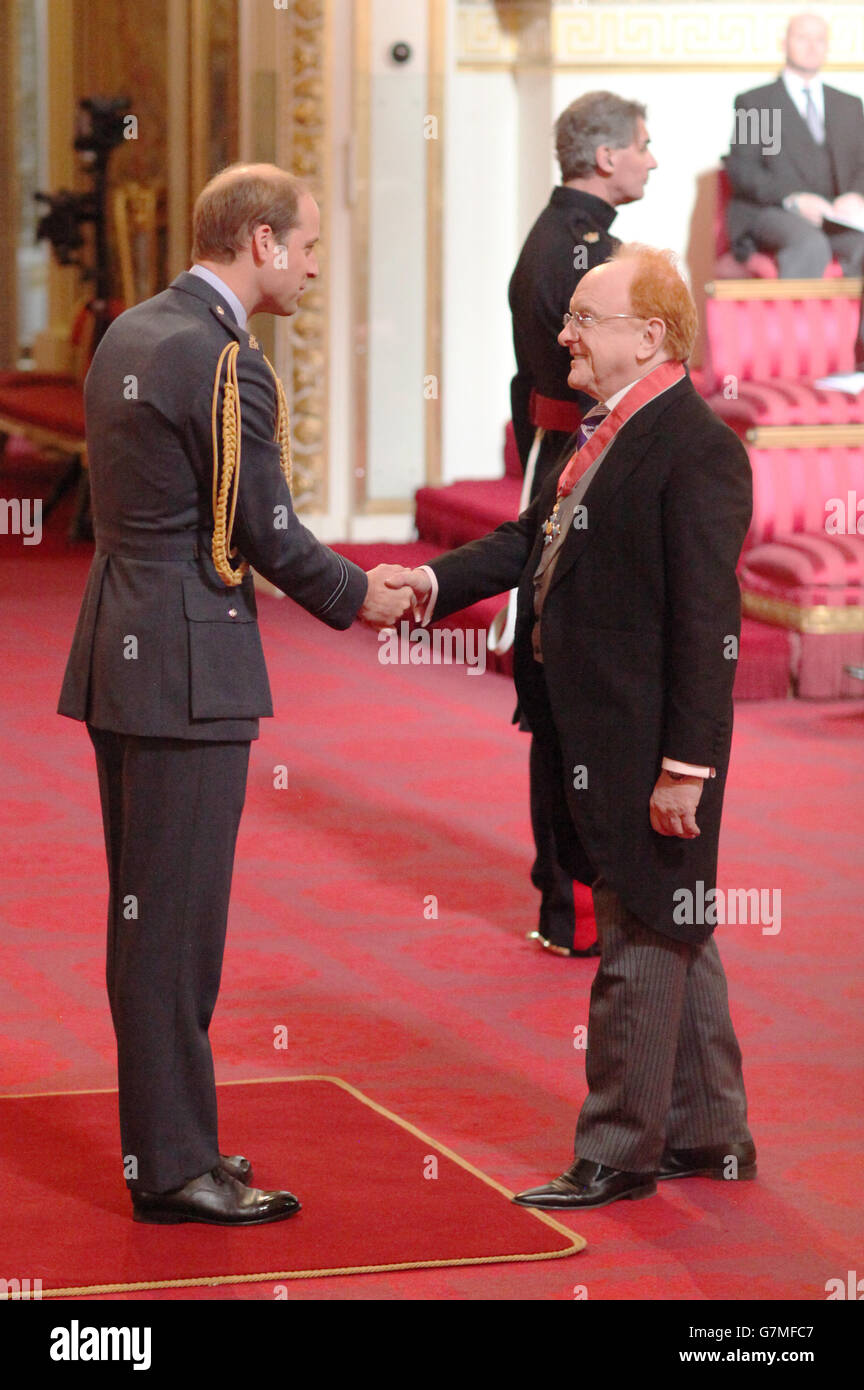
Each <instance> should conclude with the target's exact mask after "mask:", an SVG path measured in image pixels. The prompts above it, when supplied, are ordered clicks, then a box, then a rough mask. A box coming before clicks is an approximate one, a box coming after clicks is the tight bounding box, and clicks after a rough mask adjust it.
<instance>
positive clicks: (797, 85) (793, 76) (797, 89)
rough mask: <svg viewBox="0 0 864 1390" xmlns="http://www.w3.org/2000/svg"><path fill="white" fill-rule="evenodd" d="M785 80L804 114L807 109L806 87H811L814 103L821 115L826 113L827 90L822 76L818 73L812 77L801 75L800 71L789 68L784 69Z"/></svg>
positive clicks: (786, 85) (791, 95)
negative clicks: (792, 70) (825, 90)
mask: <svg viewBox="0 0 864 1390" xmlns="http://www.w3.org/2000/svg"><path fill="white" fill-rule="evenodd" d="M783 82H784V84H785V87H786V91H787V92H788V93H789V96H790V97H791V98H792V101H793V102H794V103H795V105H796V106H797V107H798V110H799V111H800V112H801V114H802V116H803V115H804V112H805V111H806V109H807V96H806V92H805V89H806V88H809V89H810V92H811V94H812V97H813V104H814V106H815V107H816V110H817V111H818V112H819V114H820V115H821V116H824V114H825V92H824V90H823V87H822V78H821V77H820V76H819V75H818V73H817V75H816V76H815V77H811V78H809V79H808V78H804V77H801V75H800V73H797V72H790V71H789V69H788V68H784V69H783Z"/></svg>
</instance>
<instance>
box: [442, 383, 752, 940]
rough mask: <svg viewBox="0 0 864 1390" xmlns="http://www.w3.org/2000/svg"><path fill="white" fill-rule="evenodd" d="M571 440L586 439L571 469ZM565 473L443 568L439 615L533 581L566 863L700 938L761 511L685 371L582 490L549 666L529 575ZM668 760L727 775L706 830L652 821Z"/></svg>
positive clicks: (709, 792) (722, 431)
mask: <svg viewBox="0 0 864 1390" xmlns="http://www.w3.org/2000/svg"><path fill="white" fill-rule="evenodd" d="M574 447H575V437H574V439H573V440H572V441H570V443H569V444H568V447H567V448H566V449H565V450H564V453H563V455H562V459H561V466H563V464H564V463H565V462H566V460H567V459H568V458H569V456H570V454H571V453H572V451H573V448H574ZM560 471H561V468H560V467H559V468H558V469H557V470H553V471H552V473H551V474H550V475H549V477H548V478H547V480H546V482H545V483H544V485H543V488H542V489H541V491H540V493H539V494H538V496H537V498H535V500H534V502H532V503H531V505H530V506H529V507H528V508H527V510H526V511H524V512H523V513H522V515H521V516H520V517H519V518H518V520H516V521H510V522H505V524H504V525H503V526H499V527H498V528H497V530H495V531H492V532H490V533H489V534H488V535H487V536H484V537H483V538H482V539H480V540H476V541H472V542H471V543H470V544H468V545H464V546H461V547H460V548H459V549H458V550H454V551H451V552H450V553H449V554H447V555H443V556H441V557H440V558H438V559H437V560H434V561H432V563H431V568H432V569H433V570H434V572H435V574H436V576H437V579H438V584H439V597H438V602H437V604H436V607H435V611H434V616H435V617H436V618H441V617H446V615H447V614H449V613H453V612H455V611H457V610H458V609H461V608H465V607H468V606H469V605H470V604H472V603H476V602H477V601H478V600H479V599H481V598H486V597H488V596H490V595H493V594H499V593H504V592H505V591H506V590H508V589H510V588H512V587H514V586H517V585H518V587H519V600H518V616H517V626H516V637H515V642H514V674H515V679H516V687H517V691H518V695H519V704H520V708H521V710H522V711H523V713H524V715H525V716H526V718H527V721H528V723H529V725H530V727H531V730H532V732H533V733H534V736H535V737H537V738H542V739H544V740H546V741H547V742H549V743H550V744H551V745H552V746H553V751H554V755H555V757H556V758H557V760H558V764H559V768H560V778H559V790H560V793H561V800H560V805H559V807H558V810H559V815H558V817H557V822H558V825H557V832H556V833H557V834H558V837H559V852H560V855H561V863H562V864H563V865H564V866H565V867H566V868H567V870H568V871H569V872H571V873H572V874H573V876H574V878H577V879H579V880H580V881H581V882H583V883H591V882H592V881H593V879H594V878H595V877H597V875H598V874H601V875H602V876H603V877H604V878H605V879H606V880H607V881H608V882H609V883H610V884H611V885H612V887H613V888H614V889H616V891H617V892H618V894H619V895H620V897H621V898H622V899H623V901H624V903H625V905H626V906H627V907H628V908H629V909H630V910H631V911H632V912H634V913H635V914H636V915H637V916H638V917H639V918H641V920H642V921H643V922H645V923H646V924H647V925H648V926H650V927H652V928H654V929H655V930H656V931H658V932H661V933H663V934H664V935H667V936H670V937H675V938H678V939H680V940H686V941H701V940H704V939H705V938H707V937H708V936H710V934H711V931H712V926H711V924H710V923H704V922H699V921H696V922H694V923H693V924H692V925H688V924H681V923H680V922H678V921H676V920H675V916H676V914H677V915H678V916H681V915H682V912H681V904H682V902H684V901H685V900H684V899H682V898H681V897H680V896H679V897H677V898H676V897H675V896H674V895H675V894H676V892H677V890H679V889H688V890H690V891H691V892H692V893H693V894H694V898H693V903H694V912H693V915H694V916H696V917H698V916H699V915H700V914H699V902H700V901H702V902H704V894H705V893H707V892H708V891H709V890H710V889H711V888H713V887H714V886H715V882H716V870H717V844H718V838H719V833H720V813H721V807H722V801H723V790H724V786H725V782H726V771H727V767H728V761H729V748H730V742H731V736H732V684H733V681H734V678H735V667H736V660H735V657H736V655H737V640H738V636H739V633H740V614H741V603H740V591H739V588H738V581H737V577H736V573H735V567H736V564H737V561H738V556H739V554H740V551H741V547H742V545H743V542H744V538H745V535H746V532H747V528H748V525H749V522H750V514H751V508H752V479H751V473H750V464H749V460H748V458H747V453H746V450H745V449H744V446H743V445H742V444H741V442H740V441H739V440H738V439H737V437H736V436H735V435H734V434H733V433H732V431H731V430H730V429H729V428H728V427H727V426H726V425H725V424H723V423H722V421H721V420H719V419H718V417H717V416H716V415H715V414H714V413H713V411H711V409H710V408H709V407H708V406H707V405H706V404H705V402H704V401H703V400H702V399H701V397H700V396H698V395H697V393H696V391H695V390H694V388H693V386H692V384H691V382H690V380H689V378H686V377H685V378H684V379H683V380H682V381H680V382H678V383H676V385H675V386H673V387H671V388H670V389H669V390H668V391H666V392H665V393H664V394H663V395H661V396H658V397H656V398H655V399H654V400H653V401H649V402H648V404H647V405H645V406H644V407H643V408H642V409H641V410H640V411H638V412H637V413H636V414H635V415H634V416H632V417H631V419H630V420H629V421H627V422H626V423H625V424H624V425H623V426H622V427H621V429H620V430H619V432H618V434H617V435H616V437H615V438H614V440H613V442H612V444H611V446H610V448H609V451H608V453H607V454H606V456H605V458H604V459H603V461H602V462H601V464H600V466H599V469H598V471H597V474H596V475H595V477H594V479H593V480H592V482H591V484H590V486H589V488H588V490H587V492H586V493H585V496H584V498H583V505H584V506H585V508H586V509H587V515H586V517H585V518H582V519H583V520H587V525H585V526H584V528H582V529H575V528H573V529H571V531H570V533H569V535H568V537H567V539H566V540H565V542H564V544H563V546H562V548H561V550H560V552H559V555H558V562H557V568H556V570H555V574H554V577H553V579H552V582H551V585H550V588H549V591H548V594H547V598H546V603H545V607H544V609H543V615H542V621H541V646H542V651H543V656H544V664H543V666H540V665H538V663H537V662H536V661H535V660H534V657H533V654H532V645H531V631H532V627H533V620H534V619H533V583H532V579H533V575H534V571H535V569H536V567H537V563H538V559H539V556H540V553H541V549H542V535H541V529H540V528H541V526H542V523H543V521H544V520H545V518H546V517H547V516H548V515H549V513H550V511H551V509H552V505H553V503H554V500H555V490H556V481H557V476H558V474H560ZM664 756H667V757H670V758H677V759H680V760H681V761H682V762H686V763H692V764H694V765H697V766H709V767H714V768H716V770H717V775H716V777H715V778H711V779H706V780H705V782H704V783H703V791H702V799H701V801H700V804H699V809H698V812H697V815H696V821H697V824H698V825H699V827H700V830H701V832H702V833H701V836H700V837H699V838H698V839H693V840H684V839H680V838H675V837H666V836H663V835H659V834H657V833H656V832H655V831H654V830H652V828H651V824H650V821H649V814H648V804H649V801H650V798H651V793H652V790H653V788H654V784H655V782H656V780H657V777H658V775H659V773H660V769H661V760H662V758H663V757H664ZM581 768H584V769H585V772H584V773H581V772H580V771H579V769H581ZM586 778H587V784H584V783H586ZM577 782H578V783H579V786H578V787H577V786H575V785H574V783H577ZM583 784H584V785H583ZM568 812H569V814H568ZM700 882H701V885H702V890H701V891H702V894H703V897H702V898H701V899H700V897H699V893H700V889H699V886H698V885H699V884H700ZM748 886H749V885H748ZM709 903H710V899H709ZM702 915H703V916H704V915H707V916H709V917H710V916H711V915H712V914H711V912H710V910H709V911H708V912H707V913H703V914H702Z"/></svg>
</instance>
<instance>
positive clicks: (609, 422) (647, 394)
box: [558, 362, 685, 497]
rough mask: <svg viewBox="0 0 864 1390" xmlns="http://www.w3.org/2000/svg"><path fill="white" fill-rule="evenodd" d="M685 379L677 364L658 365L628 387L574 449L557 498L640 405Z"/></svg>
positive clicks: (570, 485) (592, 460) (564, 493)
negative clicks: (580, 445)
mask: <svg viewBox="0 0 864 1390" xmlns="http://www.w3.org/2000/svg"><path fill="white" fill-rule="evenodd" d="M684 375H685V372H684V367H683V366H682V364H681V363H680V362H661V363H660V366H659V367H655V368H654V370H653V371H650V372H648V373H647V374H646V375H645V376H643V377H642V378H641V379H640V380H639V381H637V382H636V385H635V386H631V387H630V390H629V391H628V392H627V395H626V396H624V398H623V399H622V400H620V401H619V402H618V404H617V405H616V407H615V409H614V410H610V412H609V414H608V415H607V416H606V419H605V420H603V421H601V423H600V424H599V425H598V426H597V428H596V430H595V431H594V433H593V434H592V436H591V438H590V439H589V440H587V441H586V443H584V444H583V445H582V448H581V449H577V450H576V453H575V454H574V455H573V457H572V458H571V459H570V460H569V462H568V463H567V465H566V467H565V468H564V471H563V472H562V474H561V477H560V478H559V479H558V496H559V497H566V496H567V495H568V494H569V493H571V492H572V491H573V489H574V487H575V486H576V484H577V482H578V481H579V479H580V478H581V477H582V474H583V473H584V472H585V470H586V469H587V468H590V467H591V464H592V463H593V462H594V460H595V459H596V458H597V455H598V454H601V453H602V452H603V450H604V449H605V448H606V445H607V444H608V443H609V441H610V440H611V438H612V436H613V435H614V434H616V433H617V432H618V430H620V428H621V426H622V425H623V424H624V423H625V422H626V421H627V420H629V419H630V417H631V416H632V415H635V414H636V411H637V410H641V409H642V407H643V405H647V404H648V402H649V401H653V399H654V397H655V396H660V395H662V394H663V392H664V391H668V390H669V387H670V386H674V385H675V383H676V382H677V381H680V380H681V378H682V376H684Z"/></svg>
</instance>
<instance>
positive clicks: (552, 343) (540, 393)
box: [509, 92, 657, 956]
mask: <svg viewBox="0 0 864 1390" xmlns="http://www.w3.org/2000/svg"><path fill="white" fill-rule="evenodd" d="M645 114H646V113H645V107H644V106H642V105H641V104H640V103H639V102H636V101H625V100H624V99H623V98H622V97H619V96H616V95H615V94H614V93H613V92H587V93H586V94H585V95H584V96H581V97H579V98H578V99H577V100H576V101H574V102H571V104H570V105H569V106H568V107H567V109H566V110H565V111H563V112H562V113H561V115H560V116H559V117H558V120H557V122H556V124H555V149H556V154H557V157H558V163H559V165H560V166H561V184H560V186H559V187H558V188H556V189H554V190H553V193H552V196H551V198H550V199H549V202H548V204H547V205H546V207H545V208H544V209H543V211H542V213H541V214H540V216H539V217H538V219H537V221H536V222H535V223H534V226H533V227H532V229H531V231H530V232H529V234H528V238H527V240H526V242H525V245H524V246H523V247H522V251H521V254H520V256H519V260H518V262H517V264H516V269H515V270H514V272H513V276H512V278H511V280H510V291H509V298H510V311H511V313H512V315H513V346H514V349H515V353H516V365H517V372H516V375H515V376H514V378H513V380H512V382H511V385H510V404H511V412H512V418H513V429H514V432H515V435H516V444H517V447H518V449H519V458H520V461H521V463H522V468H523V470H527V469H528V467H529V465H530V468H531V479H530V480H529V479H527V478H526V495H525V496H524V498H523V504H522V508H521V510H524V508H525V507H526V506H527V505H528V503H529V502H530V501H532V500H533V498H534V497H536V495H537V493H538V491H539V490H540V487H541V485H542V483H543V480H544V478H545V477H546V475H547V473H548V472H549V470H550V469H551V468H553V467H554V466H555V464H556V463H558V462H559V461H560V459H561V455H562V453H563V451H564V450H565V449H566V447H567V445H568V441H570V440H571V436H572V435H574V434H575V432H576V430H577V429H578V427H579V422H580V420H581V418H582V416H583V415H584V414H585V412H586V411H587V410H590V409H591V407H592V406H593V405H594V401H593V400H592V398H591V397H590V396H587V395H585V394H584V392H579V391H577V392H576V393H575V395H574V392H573V390H572V388H571V387H569V386H568V385H567V377H568V374H569V372H570V367H571V363H570V354H569V352H568V351H567V349H566V348H565V347H561V345H560V343H559V342H558V335H559V333H560V332H561V323H562V317H563V315H564V314H565V313H566V311H567V309H568V306H569V304H570V299H571V297H572V294H573V291H574V289H575V288H576V285H577V284H578V283H579V281H580V280H581V278H582V276H583V275H584V274H585V273H586V271H588V270H591V269H593V267H594V266H597V265H601V264H602V262H603V261H605V260H607V259H608V258H609V256H611V255H612V252H613V251H614V250H615V248H616V247H617V246H618V245H619V244H620V243H619V241H618V239H617V237H614V236H613V235H612V234H611V232H610V230H609V229H610V227H611V226H612V223H613V222H614V220H615V210H616V208H617V207H618V206H619V205H620V204H622V203H632V202H636V201H637V200H638V199H639V198H641V197H642V196H643V193H644V191H645V184H646V181H647V179H648V175H649V173H650V171H651V170H652V169H656V167H657V161H656V159H655V158H654V156H653V155H652V154H651V151H650V149H649V138H648V131H647V128H646V125H645ZM571 452H572V448H571ZM518 715H519V711H517V717H518ZM520 727H521V728H523V729H524V730H526V731H528V726H527V724H526V723H525V721H524V716H523V717H522V723H521V726H520ZM549 775H550V772H549V769H548V768H547V767H546V766H545V765H544V763H543V758H542V753H541V749H540V745H539V744H538V743H537V742H536V741H535V740H534V739H532V741H531V757H530V785H531V826H532V829H533V832H534V843H535V846H536V849H537V857H536V859H535V861H534V866H533V868H532V870H531V881H532V883H533V884H534V886H535V888H537V889H538V890H539V892H540V893H541V895H542V900H541V905H540V921H539V924H538V928H537V931H536V932H532V933H531V934H530V935H531V937H532V938H533V939H535V940H537V941H539V942H540V944H541V945H542V946H543V947H544V948H545V949H547V950H551V951H553V952H554V953H555V954H558V955H567V956H572V955H583V956H584V955H596V954H598V952H599V948H598V947H597V945H596V942H595V944H594V945H592V946H589V947H588V948H587V949H586V950H577V949H576V948H574V945H573V919H574V903H573V880H572V878H571V877H570V875H569V874H567V873H565V872H564V870H563V869H562V868H561V866H560V864H559V862H558V855H557V852H556V849H555V837H554V833H553V828H552V822H551V816H550V807H551V806H553V805H555V804H556V797H557V791H556V790H554V789H552V788H550V786H549Z"/></svg>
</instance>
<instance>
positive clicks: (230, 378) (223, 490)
mask: <svg viewBox="0 0 864 1390" xmlns="http://www.w3.org/2000/svg"><path fill="white" fill-rule="evenodd" d="M239 352H240V344H239V343H237V342H231V343H227V344H226V346H225V347H224V348H223V349H222V352H221V353H220V354H219V361H218V362H217V363H216V376H215V379H214V382H213V406H212V411H211V419H210V430H211V437H212V442H213V497H212V503H213V543H212V547H211V554H212V557H213V564H214V566H215V569H216V573H217V574H218V575H219V577H220V579H221V580H222V581H223V582H224V583H225V584H228V585H230V586H232V587H234V586H236V585H238V584H242V582H243V578H244V576H245V575H246V574H248V572H249V565H248V563H247V561H246V560H241V561H240V563H239V564H238V565H237V567H236V568H235V567H234V566H233V565H232V564H231V559H232V558H233V557H234V556H235V555H236V554H237V551H236V549H234V548H232V546H231V533H232V531H233V529H234V516H235V514H236V511H237V497H238V493H239V488H240V445H241V440H242V432H243V422H242V416H241V412H240V384H239V382H238V380H237V357H238V355H239ZM262 355H263V354H262ZM264 361H265V362H266V363H267V366H268V367H269V368H270V372H271V374H272V376H273V380H274V382H275V383H276V402H277V408H276V430H275V433H274V436H273V437H274V439H275V441H276V442H277V443H278V445H279V462H280V465H281V468H282V476H283V477H284V479H285V483H286V485H287V487H288V491H289V492H290V491H291V476H292V460H291V422H290V419H289V416H288V401H287V398H286V396H285V388H284V386H283V385H282V382H281V381H280V380H279V378H278V376H277V375H276V372H275V370H274V368H273V364H272V362H271V361H270V360H269V358H268V357H266V356H264ZM223 367H224V373H225V383H224V387H225V389H224V395H223V398H222V456H221V460H220V454H219V428H218V423H217V414H218V403H219V390H220V387H221V385H222V374H223Z"/></svg>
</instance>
